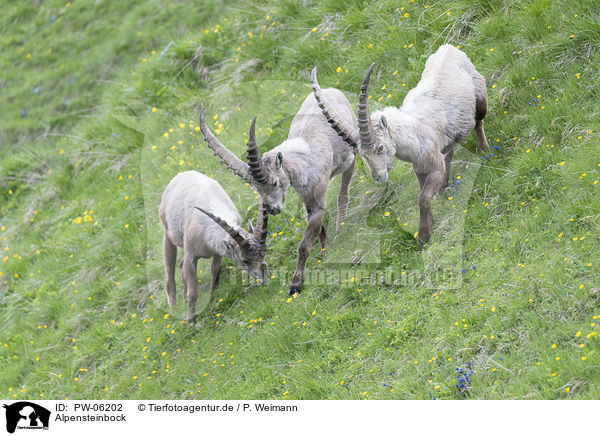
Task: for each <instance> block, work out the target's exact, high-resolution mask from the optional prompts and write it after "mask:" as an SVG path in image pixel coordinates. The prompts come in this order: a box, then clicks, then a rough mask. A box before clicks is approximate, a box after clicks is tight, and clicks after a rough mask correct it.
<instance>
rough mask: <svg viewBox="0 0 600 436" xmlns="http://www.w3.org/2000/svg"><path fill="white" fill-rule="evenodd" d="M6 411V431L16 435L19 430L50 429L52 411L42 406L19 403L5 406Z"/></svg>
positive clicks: (24, 402) (26, 402) (27, 402)
mask: <svg viewBox="0 0 600 436" xmlns="http://www.w3.org/2000/svg"><path fill="white" fill-rule="evenodd" d="M3 407H4V408H5V409H6V431H8V432H9V433H14V432H15V430H16V429H17V426H18V427H19V428H27V429H38V428H39V429H48V424H49V421H50V411H49V410H48V409H46V408H44V407H42V406H38V405H37V404H35V403H30V402H29V401H19V402H17V403H13V404H10V405H6V404H4V405H3Z"/></svg>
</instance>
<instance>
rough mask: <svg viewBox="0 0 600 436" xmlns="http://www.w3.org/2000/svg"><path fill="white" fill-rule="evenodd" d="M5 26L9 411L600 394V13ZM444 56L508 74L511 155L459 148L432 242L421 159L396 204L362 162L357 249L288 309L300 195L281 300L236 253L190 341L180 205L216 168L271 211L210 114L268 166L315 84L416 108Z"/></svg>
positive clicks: (160, 14)
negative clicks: (168, 270) (249, 141)
mask: <svg viewBox="0 0 600 436" xmlns="http://www.w3.org/2000/svg"><path fill="white" fill-rule="evenodd" d="M0 23H1V28H2V36H1V37H0V38H1V39H0V40H1V41H2V47H3V50H2V51H1V54H0V65H2V67H3V72H4V73H3V75H2V76H1V77H0V89H1V95H2V97H1V98H2V107H3V111H2V113H1V114H0V124H1V126H2V128H1V132H0V141H1V142H0V143H1V148H0V157H1V161H0V180H1V183H2V186H1V189H0V238H2V250H3V252H4V255H3V259H2V261H0V325H1V326H2V329H1V332H0V362H1V364H2V367H3V370H2V371H1V372H0V393H1V394H2V396H3V397H5V398H11V399H12V398H19V399H26V398H27V399H36V398H37V399H39V398H40V397H42V398H45V399H64V398H69V399H76V398H82V399H83V398H88V399H100V398H107V399H136V398H162V399H167V398H178V399H186V398H187V399H228V398H253V399H285V398H290V399H328V398H331V399H363V398H364V399H405V398H406V399H434V398H437V399H456V398H474V399H475V398H478V399H516V398H519V399H525V398H527V399H556V398H577V399H592V398H598V395H599V393H600V374H599V373H598V371H597V369H596V368H597V366H598V365H599V364H600V356H599V352H600V344H599V342H598V341H599V339H598V336H597V335H596V332H597V326H596V323H597V322H600V309H599V295H598V292H599V290H600V289H599V286H600V269H599V267H598V266H599V265H598V253H599V250H598V246H599V245H598V244H599V242H600V241H599V236H598V235H599V232H598V230H599V226H600V222H599V211H600V196H599V195H598V193H599V191H598V190H599V189H600V184H599V183H598V180H600V154H599V153H598V128H599V127H598V126H597V123H598V121H597V120H598V116H599V113H600V110H599V109H600V104H599V103H598V102H599V101H600V95H599V94H600V92H599V87H598V83H599V76H598V72H599V70H600V62H599V53H598V46H597V41H598V40H600V25H599V23H600V11H599V10H598V8H597V7H596V5H595V2H594V1H592V0H580V1H572V2H568V3H564V4H563V3H558V2H551V1H549V0H531V1H520V2H514V1H508V0H506V1H503V2H495V1H487V0H477V1H466V0H462V1H446V2H438V3H431V4H429V3H427V2H426V1H421V0H415V1H410V0H406V1H401V2H393V1H388V0H380V1H376V2H371V3H368V2H359V1H352V0H347V1H326V2H308V3H307V4H306V5H305V6H302V5H300V4H298V3H297V2H292V1H285V0H284V1H279V2H277V1H272V2H270V5H269V6H262V5H261V4H260V3H253V2H243V3H235V4H234V3H233V2H231V4H229V2H216V1H214V2H209V3H208V4H206V3H204V2H203V3H199V2H197V3H195V4H192V5H188V4H187V3H186V4H185V5H183V4H178V3H173V4H170V5H169V6H165V5H163V4H162V3H160V2H154V1H151V2H132V3H129V2H128V4H127V5H124V4H123V5H122V4H121V3H118V2H113V1H106V2H98V3H95V4H94V6H88V5H85V4H84V3H79V2H73V3H72V4H71V3H66V4H64V3H61V2H57V1H48V2H44V3H41V4H36V5H35V6H34V5H26V4H21V3H18V4H15V5H14V6H12V10H11V8H10V7H7V8H6V13H5V14H3V15H2V17H1V18H0ZM443 43H450V44H453V45H456V46H460V48H461V50H463V51H465V53H467V54H468V56H469V57H470V58H471V60H472V62H473V64H474V65H475V66H476V68H477V69H478V71H480V72H481V73H482V74H483V75H484V76H485V77H486V80H487V84H488V94H489V101H490V103H489V112H488V116H487V118H486V121H485V122H486V124H485V129H486V134H487V137H488V141H489V142H490V145H491V146H492V149H491V152H490V153H489V154H487V155H480V154H478V153H477V152H476V151H475V145H476V140H475V136H474V135H471V136H470V137H469V139H468V140H467V142H466V143H465V144H463V146H462V147H459V149H458V150H457V154H456V155H455V164H454V166H453V173H452V179H453V186H452V187H451V189H450V190H448V191H446V192H444V193H443V194H440V195H438V196H437V197H436V199H435V201H434V206H433V208H434V217H435V220H436V221H435V224H434V230H433V235H432V239H431V241H430V243H429V244H427V245H426V246H425V247H424V249H423V250H422V251H420V250H419V249H418V246H417V243H416V241H415V239H414V234H415V232H416V230H417V221H418V207H417V204H416V195H417V182H416V180H415V178H414V175H413V174H412V170H411V169H410V166H409V165H408V164H405V163H401V162H398V163H397V164H396V169H395V170H394V171H393V172H392V174H391V175H390V180H389V181H388V182H387V183H386V184H384V185H378V184H375V183H374V182H373V180H372V179H371V177H370V174H369V171H368V170H367V169H366V168H365V166H364V164H362V162H359V165H358V167H357V171H356V173H355V176H354V178H353V182H352V186H351V202H350V207H349V216H348V220H347V222H345V225H344V230H343V231H342V232H341V233H340V234H339V235H337V236H336V238H335V239H334V241H333V244H332V245H331V247H329V248H328V249H327V250H325V251H324V252H320V251H319V248H317V247H318V246H317V245H316V244H315V246H314V247H313V251H312V252H311V255H310V258H309V261H308V263H307V272H308V273H310V277H309V279H308V280H307V283H306V285H305V288H304V291H303V292H302V293H301V294H299V295H297V296H296V297H291V298H288V296H287V292H286V290H287V286H288V285H289V280H290V277H291V274H292V273H293V269H294V267H295V262H296V247H297V245H298V243H299V241H300V238H301V236H302V232H303V230H304V223H305V219H306V212H305V211H304V209H303V207H302V204H301V202H300V200H299V198H298V196H297V194H296V193H295V192H293V190H290V192H289V193H288V196H287V199H286V205H285V207H286V209H285V211H284V212H283V213H282V214H281V215H278V216H275V217H271V218H270V220H269V229H270V231H271V235H270V236H269V239H268V243H269V253H268V255H267V262H268V263H269V266H270V270H271V274H272V279H271V280H270V281H269V283H268V284H267V285H265V286H246V280H247V279H246V278H245V276H243V275H242V274H241V272H240V270H239V268H238V266H237V265H236V264H235V263H234V262H233V261H231V260H226V261H225V264H224V265H225V266H226V268H227V271H225V273H226V274H224V276H223V277H222V278H221V285H220V287H219V288H218V290H217V292H216V293H215V294H213V295H212V296H210V297H209V296H208V295H205V296H204V298H203V299H201V300H202V301H199V302H198V305H197V308H198V312H199V313H198V321H197V323H196V325H192V326H188V325H184V324H182V319H183V314H184V304H183V302H182V301H181V300H182V299H181V297H180V295H181V293H180V292H181V291H179V295H178V297H179V307H178V310H177V311H176V312H174V313H171V312H170V311H169V310H168V307H167V306H166V297H165V292H164V282H163V280H164V279H163V274H164V273H163V267H162V260H161V245H160V243H161V239H162V228H161V226H160V223H159V220H158V216H157V211H156V207H157V204H158V202H159V199H160V195H161V193H162V190H163V189H164V187H165V186H166V184H167V183H168V181H169V180H170V179H171V178H172V177H173V176H174V175H175V174H177V173H178V172H180V171H184V170H189V169H196V170H198V171H201V172H203V173H204V174H207V175H210V176H213V177H214V178H215V179H217V180H218V181H219V182H220V183H221V184H222V185H223V187H224V188H225V189H226V191H227V192H228V193H229V195H230V197H231V198H232V200H233V201H234V203H235V204H236V206H237V208H238V210H239V211H240V214H241V215H242V217H243V218H245V219H253V218H255V217H256V205H257V196H256V194H255V193H254V192H253V191H252V190H251V189H250V188H249V187H248V186H245V184H244V183H243V182H242V181H240V180H239V179H238V178H237V177H236V176H235V175H233V174H231V172H229V171H228V170H227V169H225V168H224V167H223V166H222V165H221V164H220V163H219V161H218V159H217V158H216V157H215V156H213V154H212V152H211V151H210V149H208V147H207V146H206V144H205V143H204V141H203V139H202V135H201V134H200V132H199V131H198V129H197V123H198V113H199V110H200V108H201V107H205V108H206V113H207V115H208V119H209V120H210V121H211V128H212V129H213V131H215V133H216V134H217V135H218V137H219V139H220V140H221V141H222V142H223V143H225V144H226V145H227V146H228V147H230V149H231V150H232V151H234V152H235V153H237V154H238V156H242V155H243V152H244V148H245V147H244V141H245V139H246V138H247V135H248V130H249V126H250V121H251V120H252V117H253V116H254V115H258V120H257V139H258V143H259V146H260V149H261V150H262V151H266V150H268V149H270V148H272V147H274V146H275V145H277V144H279V143H280V142H281V141H283V140H284V139H285V138H286V137H287V131H288V128H289V124H290V122H291V119H292V117H293V115H294V114H295V112H296V111H297V110H298V108H299V107H300V105H301V103H302V101H303V100H304V98H305V97H306V96H307V95H308V94H309V93H310V92H311V88H310V82H309V74H310V71H311V69H312V68H313V67H314V66H315V65H319V81H320V83H321V85H322V86H324V87H326V86H334V87H336V88H338V89H340V90H342V91H344V92H345V93H346V95H347V96H348V98H349V99H350V101H351V102H352V104H353V105H356V95H357V93H358V89H359V85H360V83H361V81H362V77H363V74H364V72H365V70H366V68H367V67H368V66H369V65H370V63H371V62H376V64H377V68H376V70H375V72H374V74H373V77H372V80H371V88H370V89H371V95H372V103H371V105H372V108H376V107H384V105H389V104H392V105H400V104H401V102H402V100H403V98H404V96H405V95H406V93H407V92H408V90H409V89H410V88H411V87H413V86H415V85H416V83H417V82H418V80H419V77H420V75H421V72H422V70H423V67H424V64H425V60H426V59H427V56H428V55H429V54H431V53H433V52H434V51H435V50H436V49H437V47H438V46H439V45H441V44H443ZM338 187H339V178H338V179H335V180H334V181H333V182H332V184H331V185H330V189H329V196H328V217H327V223H328V232H329V234H330V236H333V235H335V211H336V208H335V198H336V194H337V189H338ZM357 235H360V236H359V237H357ZM208 266H209V264H208V263H207V262H206V261H205V262H202V261H201V262H200V263H199V266H198V269H199V270H202V272H201V273H200V274H199V276H198V278H199V281H200V286H201V287H202V286H205V285H206V283H207V282H208V280H209V275H210V273H209V271H207V267H208ZM177 278H178V280H179V272H177ZM178 289H180V286H179V285H178ZM465 374H467V375H468V379H467V378H465Z"/></svg>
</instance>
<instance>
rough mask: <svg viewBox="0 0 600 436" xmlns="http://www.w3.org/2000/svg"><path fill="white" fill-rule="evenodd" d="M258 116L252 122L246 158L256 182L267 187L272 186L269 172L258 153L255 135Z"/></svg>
mask: <svg viewBox="0 0 600 436" xmlns="http://www.w3.org/2000/svg"><path fill="white" fill-rule="evenodd" d="M255 125H256V116H255V117H254V119H253V120H252V125H251V126H250V136H249V138H248V148H247V150H246V158H247V159H248V165H250V173H251V174H252V177H253V178H254V180H256V181H257V182H259V183H263V184H266V185H270V184H272V182H271V177H270V175H269V172H268V171H267V169H266V168H265V165H264V163H263V160H262V157H261V156H260V152H259V151H258V145H256V134H255V131H254V129H255Z"/></svg>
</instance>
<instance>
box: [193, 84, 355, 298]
mask: <svg viewBox="0 0 600 436" xmlns="http://www.w3.org/2000/svg"><path fill="white" fill-rule="evenodd" d="M322 92H323V94H324V95H326V96H327V98H328V99H329V100H330V101H331V102H333V104H335V105H336V107H337V108H338V114H339V116H340V117H341V118H342V119H343V120H345V122H347V123H349V125H350V126H352V127H353V128H354V129H356V118H355V116H354V114H353V112H352V108H351V106H350V103H349V102H348V100H347V99H346V97H344V95H343V94H342V93H341V92H340V91H338V90H336V89H325V90H323V91H322ZM203 113H204V111H202V112H201V114H200V128H201V129H202V133H203V134H204V139H205V140H206V142H207V143H208V145H209V147H210V148H212V150H213V151H214V153H215V155H218V156H219V158H220V159H221V162H223V163H224V164H225V165H226V166H227V167H228V168H230V169H231V170H233V172H234V173H235V174H237V175H238V176H240V177H241V178H242V179H243V180H244V181H246V182H248V183H250V184H251V185H252V186H253V187H254V189H256V190H257V191H258V192H259V194H260V196H261V198H262V200H263V202H264V204H265V207H266V208H267V211H268V212H269V213H270V214H272V215H276V214H278V213H280V212H281V211H282V210H283V202H284V200H285V194H286V192H287V190H288V188H289V187H290V186H293V187H294V189H295V190H296V192H298V195H300V198H301V199H302V202H303V203H304V205H305V206H306V210H307V212H308V223H307V225H306V229H305V231H304V235H303V237H302V241H301V242H300V245H299V246H298V264H297V266H296V271H295V272H294V277H293V278H292V282H291V284H290V287H289V294H290V295H292V294H294V293H296V292H300V290H301V288H302V282H303V279H304V267H305V265H306V259H307V257H308V254H309V252H310V248H311V245H312V243H313V241H314V240H315V238H316V237H317V235H319V239H320V241H321V246H322V247H323V246H325V245H326V244H327V242H328V238H327V234H326V232H325V227H324V225H323V220H324V217H325V203H326V198H327V188H328V187H329V180H330V179H331V178H333V177H335V176H336V175H338V174H340V173H341V174H342V182H341V186H340V191H339V194H338V198H337V200H338V216H337V226H336V227H337V230H339V229H340V226H341V224H342V222H343V221H344V219H345V217H346V210H347V207H348V199H349V197H348V190H349V187H350V180H351V179H352V173H353V172H354V166H355V155H354V152H353V150H352V148H351V147H349V146H348V145H347V144H345V143H344V141H346V142H348V143H350V141H351V139H350V138H344V139H342V138H340V137H339V136H338V135H336V133H335V132H334V131H333V130H332V129H331V127H330V126H329V124H328V123H327V120H326V119H325V117H324V116H323V115H322V114H321V110H320V109H319V106H318V105H317V101H316V100H315V98H314V96H313V95H312V93H311V94H309V95H308V97H307V98H306V99H305V100H304V103H303V104H302V106H301V107H300V110H299V111H298V113H297V114H296V116H295V117H294V119H293V120H292V123H291V125H290V131H289V134H288V139H287V140H285V141H284V142H283V143H282V144H280V145H279V146H277V147H275V148H273V149H272V150H271V151H268V152H267V153H265V154H264V155H263V156H262V157H261V155H260V152H259V151H258V146H257V145H256V139H255V137H254V125H255V122H256V117H254V120H253V121H252V128H251V134H250V140H248V144H247V159H248V163H249V164H246V163H245V162H243V161H242V160H240V159H239V158H238V157H237V156H235V155H234V154H233V153H231V151H229V150H228V149H227V148H226V147H225V146H224V145H223V144H221V142H219V140H218V139H217V138H216V137H215V136H214V135H213V134H212V132H211V131H210V129H209V128H208V126H207V125H206V122H205V121H204V116H203Z"/></svg>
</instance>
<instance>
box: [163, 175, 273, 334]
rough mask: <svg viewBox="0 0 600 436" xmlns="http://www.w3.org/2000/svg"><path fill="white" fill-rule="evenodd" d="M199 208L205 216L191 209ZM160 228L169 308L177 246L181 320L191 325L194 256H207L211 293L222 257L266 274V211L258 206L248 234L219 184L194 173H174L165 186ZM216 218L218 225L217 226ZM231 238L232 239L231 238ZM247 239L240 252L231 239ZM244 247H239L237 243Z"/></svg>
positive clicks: (195, 284)
mask: <svg viewBox="0 0 600 436" xmlns="http://www.w3.org/2000/svg"><path fill="white" fill-rule="evenodd" d="M197 208H202V209H204V210H205V211H207V212H209V214H213V215H214V216H215V217H217V220H215V219H214V218H211V217H210V216H209V215H208V214H206V213H203V212H201V211H200V210H197ZM158 215H159V217H160V221H161V223H162V225H163V228H164V237H163V261H164V265H165V277H166V291H167V298H168V300H169V305H170V306H171V308H174V307H175V302H176V297H175V263H176V260H177V247H180V248H183V261H182V262H181V265H180V266H181V276H182V281H183V295H184V297H186V298H187V300H188V311H187V317H186V322H188V323H189V322H192V321H193V318H194V307H195V305H196V300H197V298H198V282H197V278H196V263H197V261H198V259H200V258H210V257H212V258H213V262H212V267H211V273H212V283H211V290H214V288H215V287H216V286H217V283H218V279H219V273H220V271H221V262H222V260H223V257H224V256H228V257H231V258H232V259H234V260H235V261H236V262H237V263H238V265H239V266H240V267H241V268H244V269H246V270H248V272H249V274H250V275H251V276H252V277H253V278H255V279H257V280H259V281H261V280H263V279H265V278H266V276H267V275H268V268H267V264H266V263H265V261H264V258H265V254H266V246H265V244H264V237H265V233H266V232H265V229H266V226H267V220H266V212H264V211H263V208H262V205H259V219H258V223H257V229H256V231H255V232H254V234H252V233H250V232H248V231H246V230H244V229H242V228H241V227H240V222H241V217H240V215H239V213H238V211H237V209H236V208H235V205H234V204H233V202H232V201H231V199H230V198H229V196H228V195H227V193H226V192H225V191H224V190H223V188H222V187H221V185H220V184H219V183H218V182H217V181H216V180H213V179H211V178H210V177H207V176H205V175H204V174H201V173H199V172H197V171H185V172H183V173H179V174H177V175H176V176H175V177H174V178H173V179H172V180H171V181H170V182H169V184H168V185H167V187H166V188H165V191H164V192H163V195H162V201H161V203H160V206H159V207H158ZM218 220H223V221H224V223H221V224H219V223H218ZM232 235H233V236H235V237H233V236H232ZM241 238H243V240H245V241H247V243H248V245H247V246H246V248H242V247H241V245H240V244H238V243H237V242H236V241H235V239H238V240H240V241H241ZM242 245H245V244H242Z"/></svg>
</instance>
